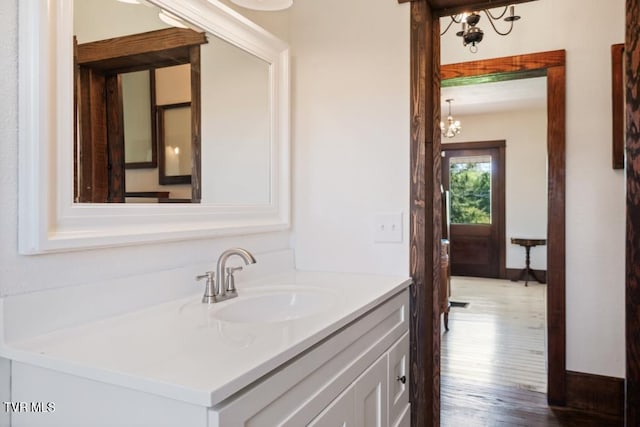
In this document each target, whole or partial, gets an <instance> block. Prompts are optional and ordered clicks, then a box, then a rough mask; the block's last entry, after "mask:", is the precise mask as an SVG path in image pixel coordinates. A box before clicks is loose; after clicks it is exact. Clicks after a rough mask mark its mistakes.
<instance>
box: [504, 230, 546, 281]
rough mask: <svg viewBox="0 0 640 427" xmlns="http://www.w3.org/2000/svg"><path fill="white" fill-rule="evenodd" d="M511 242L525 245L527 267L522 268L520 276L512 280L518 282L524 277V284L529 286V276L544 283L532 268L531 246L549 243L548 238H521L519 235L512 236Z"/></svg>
mask: <svg viewBox="0 0 640 427" xmlns="http://www.w3.org/2000/svg"><path fill="white" fill-rule="evenodd" d="M511 243H512V244H514V245H519V246H523V247H524V250H525V252H526V260H525V267H524V268H523V269H522V271H521V272H520V274H519V275H518V277H514V278H513V279H511V281H512V282H518V281H520V280H522V279H524V280H525V281H524V285H525V286H529V277H533V278H534V279H536V281H537V282H538V283H544V281H543V280H540V278H539V277H538V276H537V275H536V273H535V271H533V270H532V269H531V248H532V247H534V246H544V245H546V244H547V240H546V239H521V238H517V237H512V238H511Z"/></svg>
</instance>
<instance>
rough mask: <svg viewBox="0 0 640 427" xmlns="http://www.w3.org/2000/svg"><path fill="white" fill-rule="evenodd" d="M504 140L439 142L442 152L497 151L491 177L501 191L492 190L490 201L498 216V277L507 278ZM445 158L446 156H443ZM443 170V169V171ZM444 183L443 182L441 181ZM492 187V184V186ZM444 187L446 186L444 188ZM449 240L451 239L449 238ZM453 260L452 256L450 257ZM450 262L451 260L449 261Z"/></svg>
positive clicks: (450, 248)
mask: <svg viewBox="0 0 640 427" xmlns="http://www.w3.org/2000/svg"><path fill="white" fill-rule="evenodd" d="M506 146H507V144H506V141H505V140H496V141H475V142H450V143H447V144H441V146H440V147H441V149H442V152H443V153H444V151H445V150H483V149H486V150H496V151H497V152H498V164H499V165H500V168H499V169H498V171H497V173H496V174H495V176H494V174H493V173H492V177H491V179H492V180H493V179H496V180H497V183H498V187H499V188H500V189H501V191H500V192H499V193H498V194H495V193H494V192H493V190H492V193H491V196H492V198H493V199H494V200H493V201H492V206H493V208H492V209H493V210H494V211H495V212H496V213H497V216H498V225H497V226H498V237H497V239H498V278H499V279H507V278H508V277H507V240H506V210H507V208H506V172H507V155H506ZM445 158H446V157H445ZM443 172H444V171H443ZM443 184H444V183H443ZM492 188H493V186H492ZM445 189H446V188H445ZM449 240H451V239H450V238H449ZM449 252H450V253H451V252H452V246H450V247H449ZM450 260H453V258H450ZM450 262H451V261H450Z"/></svg>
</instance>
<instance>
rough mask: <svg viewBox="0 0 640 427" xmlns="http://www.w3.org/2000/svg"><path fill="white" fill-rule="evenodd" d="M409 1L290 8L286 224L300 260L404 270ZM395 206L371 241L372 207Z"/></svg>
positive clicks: (317, 266) (313, 265) (311, 266)
mask: <svg viewBox="0 0 640 427" xmlns="http://www.w3.org/2000/svg"><path fill="white" fill-rule="evenodd" d="M408 24H409V8H408V7H407V5H398V4H397V2H395V1H389V0H349V1H344V0H323V1H308V0H299V1H296V2H295V3H294V6H293V8H292V25H291V40H292V46H293V75H294V82H293V88H294V90H293V92H294V98H293V108H294V117H293V123H294V126H293V140H294V142H295V143H294V153H295V161H294V205H295V209H294V229H295V234H296V261H297V265H298V267H299V268H301V269H308V270H333V271H355V272H374V273H390V274H391V273H392V274H403V275H407V274H408V271H409V242H408V228H409V227H408V211H409V25H408ZM400 211H402V212H403V213H404V239H403V242H402V243H374V241H373V231H372V229H373V224H372V219H373V214H374V213H375V212H400Z"/></svg>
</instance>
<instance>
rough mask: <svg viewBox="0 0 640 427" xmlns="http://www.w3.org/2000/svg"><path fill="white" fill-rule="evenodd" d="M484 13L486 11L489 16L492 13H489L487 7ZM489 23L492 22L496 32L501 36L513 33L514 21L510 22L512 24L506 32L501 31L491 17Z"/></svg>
mask: <svg viewBox="0 0 640 427" xmlns="http://www.w3.org/2000/svg"><path fill="white" fill-rule="evenodd" d="M484 13H485V14H486V15H487V16H490V15H489V14H488V13H487V10H486V9H485V10H484ZM489 23H490V24H491V26H492V27H493V30H494V31H495V32H496V33H498V34H500V35H501V36H507V35H509V34H511V31H513V21H511V22H510V24H511V25H510V26H509V30H508V31H507V32H505V33H503V32H500V30H498V28H497V27H496V24H494V23H493V19H489Z"/></svg>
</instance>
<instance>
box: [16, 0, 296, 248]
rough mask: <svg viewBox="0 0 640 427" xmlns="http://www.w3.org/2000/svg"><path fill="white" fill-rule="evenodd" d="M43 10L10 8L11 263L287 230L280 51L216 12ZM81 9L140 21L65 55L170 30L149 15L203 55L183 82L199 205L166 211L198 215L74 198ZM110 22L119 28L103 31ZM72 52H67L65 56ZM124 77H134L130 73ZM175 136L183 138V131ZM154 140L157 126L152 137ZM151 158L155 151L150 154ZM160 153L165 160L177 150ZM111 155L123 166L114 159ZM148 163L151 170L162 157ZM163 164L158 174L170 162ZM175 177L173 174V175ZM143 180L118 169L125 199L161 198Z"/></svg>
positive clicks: (100, 0)
mask: <svg viewBox="0 0 640 427" xmlns="http://www.w3.org/2000/svg"><path fill="white" fill-rule="evenodd" d="M52 3H53V6H52V7H45V6H44V5H43V4H42V2H40V1H38V0H25V2H24V7H22V4H21V8H20V23H21V34H20V47H21V57H20V66H21V69H23V70H25V74H24V75H25V77H26V78H25V79H23V81H22V82H21V87H20V129H21V134H22V137H21V140H20V170H21V175H20V180H21V181H20V182H21V186H20V192H19V198H20V218H21V221H20V228H19V236H20V251H21V253H25V254H30V253H43V252H53V251H65V250H77V249H81V248H90V247H106V246H118V245H128V244H139V243H145V242H155V241H163V240H183V239H193V238H205V237H212V236H218V235H234V234H246V233H252V232H263V231H272V230H278V229H284V228H287V227H288V226H289V217H290V213H289V209H290V208H289V174H290V171H289V70H288V66H289V50H288V46H287V44H286V43H284V42H282V41H281V40H279V39H277V38H276V37H274V36H272V35H271V34H270V33H268V32H266V31H265V30H263V29H262V28H260V27H258V26H257V25H255V24H253V23H252V22H251V21H248V20H247V19H246V18H244V17H243V16H241V15H239V14H238V13H236V12H234V11H233V10H231V9H229V8H228V7H226V6H225V5H223V4H222V3H220V2H218V1H216V0H180V1H178V0H154V1H152V2H147V1H142V2H138V3H140V4H126V3H124V2H120V1H118V0H85V1H77V3H78V4H77V5H76V6H74V4H73V0H55V1H53V2H52ZM89 3H95V5H98V4H99V5H101V6H102V7H107V8H111V9H113V8H114V5H115V9H118V8H119V9H122V8H127V7H128V8H130V9H129V10H133V9H134V8H137V9H138V12H140V13H142V14H143V15H144V16H145V17H144V18H141V17H140V16H138V17H137V18H136V16H137V15H136V13H133V11H132V12H131V13H126V14H125V16H132V17H133V19H132V21H134V22H136V23H137V24H140V25H138V26H137V27H132V28H129V29H127V30H126V31H124V33H121V34H115V33H113V32H112V30H113V27H114V26H113V25H111V24H109V25H106V26H105V32H103V33H100V31H101V29H100V28H95V27H96V26H94V28H92V29H91V31H93V33H94V34H93V35H92V36H91V37H92V38H91V37H84V36H83V37H84V38H83V39H82V40H80V39H81V37H80V36H78V38H77V45H76V46H80V45H81V44H82V43H88V44H90V43H91V42H94V41H101V40H104V39H114V38H118V37H122V36H126V35H131V34H133V35H136V34H141V33H146V32H148V31H155V30H158V29H161V28H167V27H169V28H171V26H169V25H166V24H163V23H162V22H160V21H159V20H158V19H157V17H158V15H159V14H160V13H162V14H165V15H168V16H170V17H172V18H174V19H175V21H173V22H177V24H174V23H172V22H171V21H170V23H172V25H173V26H175V27H180V26H182V25H184V24H186V25H184V26H185V27H189V28H191V29H193V30H195V31H198V32H199V33H200V34H202V35H203V36H204V43H202V44H201V45H200V46H199V49H200V50H199V55H198V57H199V58H198V59H199V66H200V69H199V70H198V71H199V72H197V73H196V74H194V71H193V69H192V70H191V75H192V76H194V75H196V76H197V78H198V79H199V82H198V83H199V89H200V92H198V94H197V96H198V97H199V98H200V105H199V108H200V111H199V115H197V116H196V119H194V120H193V123H194V126H197V127H193V126H192V130H194V129H195V131H196V132H198V133H199V135H198V137H199V138H200V145H199V146H195V145H192V147H196V151H198V153H197V154H198V160H199V162H198V164H197V165H196V164H195V163H194V164H193V165H192V166H191V169H192V170H193V171H197V174H196V175H194V178H195V179H196V181H197V185H198V187H199V193H198V197H197V200H194V199H196V198H195V197H191V194H189V193H187V194H186V196H185V193H184V192H183V193H179V192H177V193H176V194H179V196H178V197H176V200H174V201H177V202H193V201H198V202H200V203H160V204H157V203H153V204H150V203H138V201H137V200H133V202H134V203H130V202H131V200H127V203H98V202H97V201H98V200H100V201H104V202H107V201H122V202H124V201H125V200H106V199H105V200H102V199H95V200H93V199H92V200H86V199H85V200H80V199H79V198H78V193H77V186H78V182H79V181H80V179H79V178H78V177H79V174H78V170H79V169H80V168H81V166H82V164H83V161H85V156H81V155H78V152H79V151H81V150H79V146H80V145H81V144H80V143H79V142H78V140H80V139H81V137H82V134H83V130H85V129H86V128H83V126H85V125H83V120H82V117H79V116H81V114H80V113H79V112H80V111H81V110H80V108H78V109H77V110H76V105H77V104H78V101H77V100H76V99H74V88H75V87H76V86H75V84H76V80H75V79H74V71H76V70H77V69H76V67H74V44H73V42H72V41H73V38H74V35H78V34H76V33H78V32H81V31H85V34H86V29H85V30H82V29H81V27H82V25H83V24H81V23H80V24H79V23H78V22H83V21H76V22H74V10H75V12H76V13H75V16H76V17H78V16H79V15H80V14H81V12H80V11H78V10H77V8H78V7H80V9H82V8H83V7H84V6H90V4H89ZM151 3H153V5H152V4H151ZM81 4H82V6H80V5H81ZM95 5H94V6H95ZM96 7H97V6H96ZM89 9H91V7H89ZM103 16H106V13H105V14H104V15H103ZM121 16H122V15H121ZM112 18H114V19H116V17H115V16H113V17H112ZM154 19H155V21H154ZM120 21H125V19H116V21H109V20H107V19H105V22H112V23H113V22H120ZM152 21H153V22H152ZM93 22H97V21H93ZM158 22H160V23H159V24H158ZM122 26H123V27H126V24H122ZM107 29H109V31H111V32H106V30H107ZM48 40H52V41H53V43H48ZM78 50H79V49H78V48H77V47H76V48H75V52H76V54H77V52H78ZM192 66H193V65H192ZM187 67H188V65H187ZM134 68H135V67H134ZM127 70H128V71H134V70H132V69H131V67H128V69H127ZM188 73H189V71H187V74H188ZM156 79H157V78H156ZM147 80H148V79H147ZM147 80H143V81H147ZM151 80H154V78H152V79H151ZM154 93H155V92H154ZM192 94H193V92H192ZM152 98H153V97H152ZM190 101H191V103H188V102H187V103H183V104H179V103H177V102H167V103H166V104H165V106H166V107H167V108H168V107H169V105H170V104H173V105H191V106H192V105H193V103H192V101H193V99H192V100H190ZM142 105H148V104H146V103H142ZM143 108H146V107H143ZM165 111H168V110H167V109H166V108H165ZM175 111H178V110H174V112H175ZM174 116H175V114H173V113H171V116H167V122H168V123H178V122H176V121H175V117H174ZM181 116H182V117H189V118H190V117H193V114H192V112H191V111H190V112H189V114H182V115H181ZM73 117H76V121H75V123H74V120H73ZM169 117H171V120H169ZM156 118H157V117H156ZM187 120H191V119H187ZM121 123H122V122H121ZM174 126H178V125H174ZM179 126H180V127H181V128H182V131H181V132H182V134H183V136H181V137H184V133H185V130H184V128H185V127H188V126H185V124H184V123H181V124H180V125H179ZM123 128H124V126H123ZM158 129H160V127H159V126H158V127H156V128H155V130H156V131H157V130H158ZM167 132H168V134H167V135H168V138H165V139H170V138H174V139H175V134H176V132H175V131H174V130H172V131H171V132H169V131H167ZM85 133H87V132H85ZM187 133H188V131H187ZM123 139H124V138H123ZM74 141H75V143H74ZM156 148H157V149H158V150H160V147H159V146H157V147H156ZM165 148H167V151H166V153H169V154H170V155H171V154H175V153H177V152H178V149H179V148H176V147H173V146H172V147H170V148H171V149H169V147H165ZM183 148H185V147H184V146H183ZM145 150H147V151H148V149H147V148H146V147H145V148H143V149H142V150H141V151H143V152H145ZM122 151H123V154H122V157H124V156H125V154H124V151H125V150H122ZM189 151H190V150H181V149H180V152H189ZM158 154H159V155H158V158H159V159H161V158H162V157H163V156H162V155H161V153H160V152H158ZM194 158H195V156H194ZM146 160H148V158H145V157H144V156H143V161H146ZM165 160H166V161H167V165H169V162H170V161H171V160H172V159H165ZM188 168H189V166H188V165H187V166H186V170H188ZM122 170H123V171H124V161H123V162H122ZM151 170H153V169H151ZM184 170H185V167H182V168H181V171H183V172H181V173H185V172H184ZM145 173H146V174H147V175H149V170H147V169H129V168H127V170H126V175H125V176H126V179H124V178H123V181H125V182H126V183H127V184H126V185H127V192H129V191H130V190H131V192H139V193H145V192H147V190H149V191H148V192H151V191H161V190H164V189H163V188H162V186H161V185H160V186H158V185H159V181H158V180H157V178H156V177H157V176H158V172H155V175H153V176H154V178H151V179H149V178H146V180H145V178H140V177H141V176H142V175H144V174H145ZM123 174H124V172H123ZM149 183H153V184H154V185H155V186H151V184H149ZM129 185H131V187H129ZM145 185H147V187H144V186H145ZM169 185H171V184H169ZM189 191H190V190H189ZM180 194H182V195H180ZM194 194H195V193H194ZM80 201H82V202H84V203H78V202H80Z"/></svg>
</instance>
